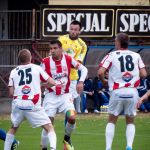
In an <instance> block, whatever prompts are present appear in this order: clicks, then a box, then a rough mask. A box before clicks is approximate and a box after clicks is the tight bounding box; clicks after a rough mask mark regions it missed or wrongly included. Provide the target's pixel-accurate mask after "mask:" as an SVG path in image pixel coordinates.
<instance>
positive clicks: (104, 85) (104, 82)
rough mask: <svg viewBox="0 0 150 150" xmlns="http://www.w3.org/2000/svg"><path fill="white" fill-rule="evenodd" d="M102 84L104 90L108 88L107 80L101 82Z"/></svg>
mask: <svg viewBox="0 0 150 150" xmlns="http://www.w3.org/2000/svg"><path fill="white" fill-rule="evenodd" d="M102 83H103V87H104V88H108V80H103V81H102Z"/></svg>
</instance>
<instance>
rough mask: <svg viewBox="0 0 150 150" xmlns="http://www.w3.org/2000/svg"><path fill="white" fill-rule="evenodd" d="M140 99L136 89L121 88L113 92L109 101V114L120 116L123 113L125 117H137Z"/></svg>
mask: <svg viewBox="0 0 150 150" xmlns="http://www.w3.org/2000/svg"><path fill="white" fill-rule="evenodd" d="M138 99H139V96H138V91H137V89H136V88H121V89H117V90H114V91H112V93H111V96H110V101H109V108H108V112H109V113H110V114H113V115H115V116H118V115H119V114H121V113H122V112H123V114H124V115H128V116H135V115H136V103H137V101H138Z"/></svg>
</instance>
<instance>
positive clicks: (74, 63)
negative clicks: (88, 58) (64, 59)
mask: <svg viewBox="0 0 150 150" xmlns="http://www.w3.org/2000/svg"><path fill="white" fill-rule="evenodd" d="M71 65H72V66H73V67H74V68H75V69H78V68H79V66H80V65H81V64H80V63H79V62H77V61H76V60H75V59H74V58H73V57H71Z"/></svg>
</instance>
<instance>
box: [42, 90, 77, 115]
mask: <svg viewBox="0 0 150 150" xmlns="http://www.w3.org/2000/svg"><path fill="white" fill-rule="evenodd" d="M43 106H44V109H45V111H46V113H47V114H48V116H49V117H55V115H56V113H57V112H64V113H66V112H67V111H68V110H75V108H74V105H73V98H72V95H71V94H70V93H65V94H62V95H56V94H55V93H54V92H51V93H47V94H46V95H45V97H44V101H43Z"/></svg>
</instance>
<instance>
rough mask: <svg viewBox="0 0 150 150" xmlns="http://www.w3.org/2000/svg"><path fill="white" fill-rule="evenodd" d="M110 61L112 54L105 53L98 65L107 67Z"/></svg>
mask: <svg viewBox="0 0 150 150" xmlns="http://www.w3.org/2000/svg"><path fill="white" fill-rule="evenodd" d="M111 63H112V54H110V53H109V54H108V55H106V56H105V57H104V58H103V60H102V61H101V62H100V64H99V67H104V68H106V69H108V68H109V67H110V65H111Z"/></svg>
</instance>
